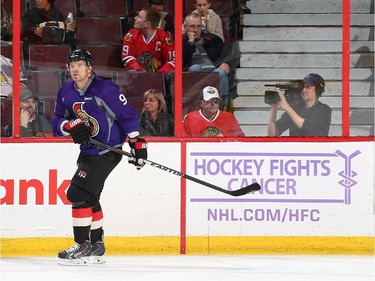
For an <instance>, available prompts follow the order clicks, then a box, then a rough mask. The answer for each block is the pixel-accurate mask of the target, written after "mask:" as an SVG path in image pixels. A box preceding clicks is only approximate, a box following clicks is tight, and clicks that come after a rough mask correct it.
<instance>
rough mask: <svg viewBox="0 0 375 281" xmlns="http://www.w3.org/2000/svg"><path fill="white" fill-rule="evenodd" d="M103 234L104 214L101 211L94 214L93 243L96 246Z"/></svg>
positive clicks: (92, 224)
mask: <svg viewBox="0 0 375 281" xmlns="http://www.w3.org/2000/svg"><path fill="white" fill-rule="evenodd" d="M102 233H103V212H102V210H99V211H97V212H93V213H92V222H91V243H92V244H94V243H95V242H96V241H98V240H99V239H100V238H102Z"/></svg>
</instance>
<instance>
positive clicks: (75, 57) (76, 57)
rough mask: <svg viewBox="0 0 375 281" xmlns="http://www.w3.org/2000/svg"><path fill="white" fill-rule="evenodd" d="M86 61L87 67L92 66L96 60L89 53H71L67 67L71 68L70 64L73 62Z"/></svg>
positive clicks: (79, 51)
mask: <svg viewBox="0 0 375 281" xmlns="http://www.w3.org/2000/svg"><path fill="white" fill-rule="evenodd" d="M81 60H82V61H85V62H86V64H87V66H92V65H93V64H94V60H93V58H92V55H91V54H90V52H89V51H86V50H81V49H77V50H74V51H73V52H71V53H70V55H69V57H68V59H67V60H66V67H67V68H69V64H70V63H71V62H72V61H81Z"/></svg>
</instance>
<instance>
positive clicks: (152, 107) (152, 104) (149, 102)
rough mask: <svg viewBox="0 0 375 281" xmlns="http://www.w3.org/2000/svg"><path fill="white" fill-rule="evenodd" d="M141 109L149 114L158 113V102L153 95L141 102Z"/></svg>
mask: <svg viewBox="0 0 375 281" xmlns="http://www.w3.org/2000/svg"><path fill="white" fill-rule="evenodd" d="M143 107H144V109H145V110H146V111H147V112H149V113H157V112H158V111H159V101H158V100H157V98H156V97H155V96H154V95H153V94H149V95H147V96H146V98H145V99H144V100H143Z"/></svg>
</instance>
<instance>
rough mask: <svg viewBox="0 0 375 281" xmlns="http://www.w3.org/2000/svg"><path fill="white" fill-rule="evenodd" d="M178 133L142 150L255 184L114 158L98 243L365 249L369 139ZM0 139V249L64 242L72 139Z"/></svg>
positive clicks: (232, 249)
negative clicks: (178, 137)
mask: <svg viewBox="0 0 375 281" xmlns="http://www.w3.org/2000/svg"><path fill="white" fill-rule="evenodd" d="M184 145H185V144H181V143H160V142H158V143H150V145H149V158H150V160H152V161H155V162H158V163H160V164H163V165H165V166H168V167H171V168H173V169H176V170H183V171H184V170H185V168H186V173H187V174H189V175H191V176H194V177H196V178H200V179H202V180H204V181H206V182H209V183H212V184H215V185H217V186H220V187H223V188H228V189H237V188H240V187H243V186H245V185H247V184H250V183H251V182H254V181H257V182H259V183H260V184H261V185H262V187H263V189H262V191H261V192H257V193H254V194H248V195H245V196H241V197H231V196H228V195H225V194H222V193H219V192H217V191H215V190H212V189H210V188H207V187H205V186H202V185H199V184H197V183H195V182H192V181H187V180H183V179H181V178H180V177H178V176H176V175H173V174H171V173H168V172H166V171H161V170H159V169H156V168H154V167H151V166H145V167H144V168H143V169H142V170H140V171H137V170H136V169H135V168H134V167H133V166H131V165H129V164H128V163H127V161H126V159H123V161H122V162H121V163H120V164H119V165H118V167H116V169H115V170H114V172H113V173H112V174H111V175H110V177H109V178H108V180H107V182H106V186H105V189H104V192H103V195H102V207H103V213H104V229H105V234H106V245H107V249H108V252H107V253H108V254H178V253H187V254H200V253H201V254H207V253H208V254H223V253H228V254H230V253H233V254H267V253H280V254H283V253H285V254H373V253H374V213H373V202H374V200H373V196H374V183H373V170H374V165H373V153H374V151H373V142H352V143H351V142H348V143H344V142H329V143H296V142H294V143H261V142H226V143H225V142H224V143H186V148H185V147H184ZM0 147H1V185H2V187H1V193H0V195H1V196H0V199H1V251H2V253H1V254H2V255H3V256H12V255H16V256H17V255H18V256H19V255H55V254H56V251H58V250H61V249H62V248H65V247H68V246H70V245H71V244H72V238H71V236H72V234H71V233H72V229H71V217H70V215H71V209H70V205H69V202H67V200H66V195H65V192H66V189H67V187H68V186H69V183H70V178H71V176H72V175H73V173H74V171H75V168H76V167H75V161H76V158H77V155H78V147H77V145H74V144H70V143H33V144H32V143H17V144H5V143H3V144H1V146H0ZM182 147H184V149H182ZM7 159H19V160H17V161H7ZM52 241H53V242H52ZM25 249H28V250H25Z"/></svg>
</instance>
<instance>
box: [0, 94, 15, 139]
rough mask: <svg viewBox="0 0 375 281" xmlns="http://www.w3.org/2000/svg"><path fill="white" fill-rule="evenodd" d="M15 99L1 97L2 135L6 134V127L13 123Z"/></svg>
mask: <svg viewBox="0 0 375 281" xmlns="http://www.w3.org/2000/svg"><path fill="white" fill-rule="evenodd" d="M12 103H13V101H12V100H11V99H1V107H0V112H1V136H2V137H3V136H5V135H4V134H5V127H6V126H7V125H9V124H12V119H13V116H12V115H13V110H12V107H13V105H12Z"/></svg>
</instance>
